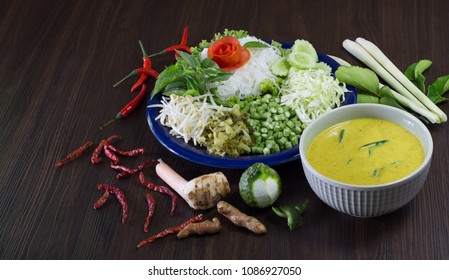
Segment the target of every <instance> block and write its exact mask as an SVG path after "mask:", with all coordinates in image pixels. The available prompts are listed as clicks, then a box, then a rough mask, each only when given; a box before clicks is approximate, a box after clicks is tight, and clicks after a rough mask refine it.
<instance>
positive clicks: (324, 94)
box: [280, 68, 346, 124]
mask: <svg viewBox="0 0 449 280" xmlns="http://www.w3.org/2000/svg"><path fill="white" fill-rule="evenodd" d="M345 91H346V86H345V85H344V84H342V83H339V81H338V80H337V79H335V78H334V77H332V76H331V75H329V73H328V72H326V71H324V70H322V69H307V70H299V69H295V68H291V69H290V72H289V74H288V76H287V78H286V79H285V80H284V83H283V85H282V87H281V90H280V92H281V94H282V96H281V104H282V105H286V106H289V107H291V108H292V109H294V110H295V112H296V114H297V115H298V118H299V119H300V120H301V122H303V123H305V124H309V123H310V122H311V121H312V120H314V119H315V118H317V117H319V116H320V115H322V114H324V113H325V112H327V111H330V110H331V109H332V108H335V107H339V106H340V102H342V101H344V92H345Z"/></svg>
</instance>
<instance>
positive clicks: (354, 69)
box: [335, 66, 380, 97]
mask: <svg viewBox="0 0 449 280" xmlns="http://www.w3.org/2000/svg"><path fill="white" fill-rule="evenodd" d="M335 77H337V79H338V80H339V81H340V82H342V83H346V84H348V85H352V86H354V87H356V88H357V90H360V91H363V92H367V93H370V94H373V95H375V96H378V97H380V96H379V78H378V77H377V75H376V73H374V72H373V71H371V70H370V69H367V68H363V67H359V66H340V67H338V69H337V71H335Z"/></svg>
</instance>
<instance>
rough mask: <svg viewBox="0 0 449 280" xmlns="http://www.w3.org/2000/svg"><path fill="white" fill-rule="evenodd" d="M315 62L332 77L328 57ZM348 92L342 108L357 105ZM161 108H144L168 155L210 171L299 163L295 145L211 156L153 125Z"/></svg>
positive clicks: (332, 64)
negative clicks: (264, 151) (324, 65)
mask: <svg viewBox="0 0 449 280" xmlns="http://www.w3.org/2000/svg"><path fill="white" fill-rule="evenodd" d="M318 60H319V61H323V62H325V63H327V64H328V65H329V66H330V67H332V72H333V73H334V72H335V71H336V70H337V68H338V66H339V64H338V63H337V62H336V61H335V60H333V59H332V58H330V57H329V56H327V55H325V54H322V53H318ZM347 88H348V89H349V90H350V91H349V92H346V94H345V101H344V102H343V103H342V104H341V105H342V106H344V105H348V104H353V103H356V102H357V92H356V89H355V88H353V87H350V86H347ZM161 98H162V94H158V95H156V96H155V97H154V98H153V99H151V98H149V99H148V103H147V105H148V106H149V105H154V104H160V102H161ZM159 110H160V108H157V107H155V108H147V121H148V124H149V126H150V129H151V131H152V132H153V135H154V137H156V139H157V140H158V141H159V142H160V143H161V144H162V145H163V146H164V147H165V148H167V149H168V150H169V151H171V152H172V153H174V154H176V155H178V156H180V157H182V158H184V159H186V160H189V161H192V162H195V163H198V164H203V165H207V166H212V167H220V168H229V169H245V168H248V167H249V166H251V165H253V164H254V163H256V162H263V163H264V164H266V165H269V166H275V165H279V164H282V163H286V162H289V161H293V160H296V159H299V148H298V145H296V146H294V147H292V148H291V149H288V150H284V151H281V152H279V153H275V154H270V155H241V156H238V157H229V156H224V157H221V156H218V155H212V154H209V153H208V152H207V150H206V149H205V148H204V147H200V146H194V145H193V144H191V143H185V142H184V140H183V139H180V138H176V137H174V136H172V135H170V132H169V131H170V129H169V128H168V127H165V126H163V125H161V123H160V122H159V121H156V120H155V119H156V117H157V116H158V115H159Z"/></svg>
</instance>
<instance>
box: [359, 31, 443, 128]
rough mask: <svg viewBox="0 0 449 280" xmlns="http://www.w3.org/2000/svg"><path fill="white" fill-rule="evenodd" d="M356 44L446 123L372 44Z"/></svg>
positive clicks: (423, 95)
mask: <svg viewBox="0 0 449 280" xmlns="http://www.w3.org/2000/svg"><path fill="white" fill-rule="evenodd" d="M355 41H356V43H358V44H359V45H361V46H362V48H364V49H365V50H366V51H367V52H368V53H369V54H370V55H371V56H372V57H373V58H374V59H375V60H376V61H377V62H379V63H380V64H381V65H382V66H383V67H384V68H385V69H386V70H387V71H388V72H389V73H390V74H391V75H392V76H393V77H394V78H396V80H398V81H399V82H400V83H401V84H402V85H403V86H404V87H406V88H407V89H408V90H409V91H410V92H411V93H412V94H413V95H414V96H415V97H416V98H417V99H418V100H419V101H421V103H422V104H424V106H426V107H427V108H428V109H429V110H431V111H432V112H433V113H435V114H436V115H438V117H439V118H440V122H445V121H447V116H446V114H445V113H444V112H443V111H442V110H441V109H440V108H439V107H438V106H436V105H435V103H433V102H432V101H431V100H430V99H429V98H428V97H427V96H426V95H425V94H424V93H423V92H422V91H421V90H420V89H419V88H418V87H416V85H415V84H413V83H412V82H411V81H410V80H409V79H408V78H407V77H406V76H405V75H404V74H403V73H402V72H401V71H400V70H399V69H398V68H397V67H396V65H394V64H393V62H391V60H390V59H389V58H388V57H387V56H386V55H385V54H384V53H383V52H382V51H381V50H380V49H379V48H378V47H377V46H376V45H375V44H373V43H372V42H370V41H368V40H365V39H363V38H360V37H359V38H357V39H356V40H355Z"/></svg>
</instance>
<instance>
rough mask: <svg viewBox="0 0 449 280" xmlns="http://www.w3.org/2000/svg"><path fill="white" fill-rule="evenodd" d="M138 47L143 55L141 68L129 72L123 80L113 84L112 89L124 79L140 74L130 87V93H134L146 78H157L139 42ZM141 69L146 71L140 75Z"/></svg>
mask: <svg viewBox="0 0 449 280" xmlns="http://www.w3.org/2000/svg"><path fill="white" fill-rule="evenodd" d="M139 45H140V49H141V50H142V55H143V67H140V68H137V69H134V70H133V71H131V73H129V74H128V75H127V76H125V77H124V78H123V79H121V80H120V81H118V82H117V83H115V85H114V86H113V87H116V86H118V85H119V84H121V83H122V82H123V81H125V80H126V79H128V78H130V77H132V76H134V75H137V74H140V78H139V80H137V82H136V83H134V85H133V86H132V87H131V92H134V91H135V90H136V89H137V88H138V87H140V86H141V85H143V84H144V83H145V81H146V80H147V78H148V77H153V78H157V77H158V76H159V73H158V72H157V71H156V70H154V69H153V66H152V63H151V59H150V57H149V56H148V54H147V52H146V51H145V48H144V47H143V45H142V42H141V41H139ZM142 69H145V70H146V71H145V72H143V73H142Z"/></svg>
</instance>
